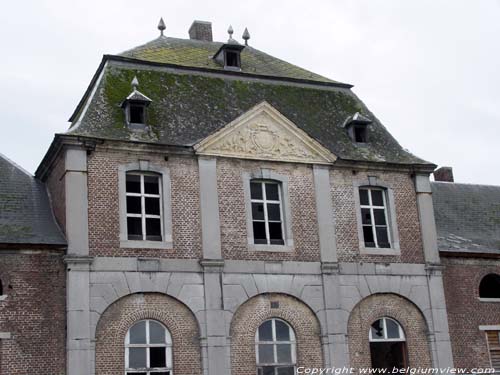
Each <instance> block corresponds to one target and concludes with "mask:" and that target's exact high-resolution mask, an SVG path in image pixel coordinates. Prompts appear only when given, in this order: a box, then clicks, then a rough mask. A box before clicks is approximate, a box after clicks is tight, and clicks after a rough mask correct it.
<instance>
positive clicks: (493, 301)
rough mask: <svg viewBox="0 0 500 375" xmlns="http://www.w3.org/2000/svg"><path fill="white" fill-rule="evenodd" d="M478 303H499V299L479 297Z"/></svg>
mask: <svg viewBox="0 0 500 375" xmlns="http://www.w3.org/2000/svg"><path fill="white" fill-rule="evenodd" d="M479 301H480V302H489V303H500V298H481V297H479Z"/></svg>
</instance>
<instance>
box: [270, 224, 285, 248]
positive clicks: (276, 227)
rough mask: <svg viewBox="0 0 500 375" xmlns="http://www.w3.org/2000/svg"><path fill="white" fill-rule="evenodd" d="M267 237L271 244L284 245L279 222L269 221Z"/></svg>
mask: <svg viewBox="0 0 500 375" xmlns="http://www.w3.org/2000/svg"><path fill="white" fill-rule="evenodd" d="M269 237H270V240H271V244H272V245H284V244H285V242H284V241H283V234H282V232H281V223H269Z"/></svg>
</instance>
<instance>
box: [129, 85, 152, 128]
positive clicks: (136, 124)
mask: <svg viewBox="0 0 500 375" xmlns="http://www.w3.org/2000/svg"><path fill="white" fill-rule="evenodd" d="M137 86H139V81H138V80H137V77H134V79H133V80H132V87H133V91H132V92H131V93H130V95H129V96H127V98H126V99H125V100H124V101H123V103H122V108H123V109H124V110H125V120H126V124H127V126H128V128H129V129H130V130H138V131H141V130H146V126H147V116H146V109H147V107H148V106H149V104H150V103H151V102H152V100H151V99H149V98H148V97H147V96H146V95H144V94H143V93H141V92H140V91H138V90H137Z"/></svg>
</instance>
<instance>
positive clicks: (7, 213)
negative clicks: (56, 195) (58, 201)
mask: <svg viewBox="0 0 500 375" xmlns="http://www.w3.org/2000/svg"><path fill="white" fill-rule="evenodd" d="M0 243H3V244H42V245H64V244H66V241H65V239H64V237H63V235H62V233H61V231H60V230H59V227H58V226H57V224H56V223H55V220H54V216H53V215H52V211H51V207H50V204H49V199H48V196H47V192H46V190H45V186H44V185H43V184H42V183H41V182H40V181H38V180H36V179H35V178H34V177H32V176H31V175H29V174H28V173H27V172H25V171H24V170H22V169H21V168H20V167H18V166H17V165H15V164H14V163H12V162H11V161H10V160H9V159H7V158H6V157H4V156H3V155H1V154H0Z"/></svg>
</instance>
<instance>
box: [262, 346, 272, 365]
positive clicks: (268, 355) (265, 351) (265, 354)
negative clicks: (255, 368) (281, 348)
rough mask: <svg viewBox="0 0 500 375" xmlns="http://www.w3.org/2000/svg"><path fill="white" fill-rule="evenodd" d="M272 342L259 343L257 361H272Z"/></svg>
mask: <svg viewBox="0 0 500 375" xmlns="http://www.w3.org/2000/svg"><path fill="white" fill-rule="evenodd" d="M273 346H274V345H273V344H259V362H260V363H274V352H273Z"/></svg>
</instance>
